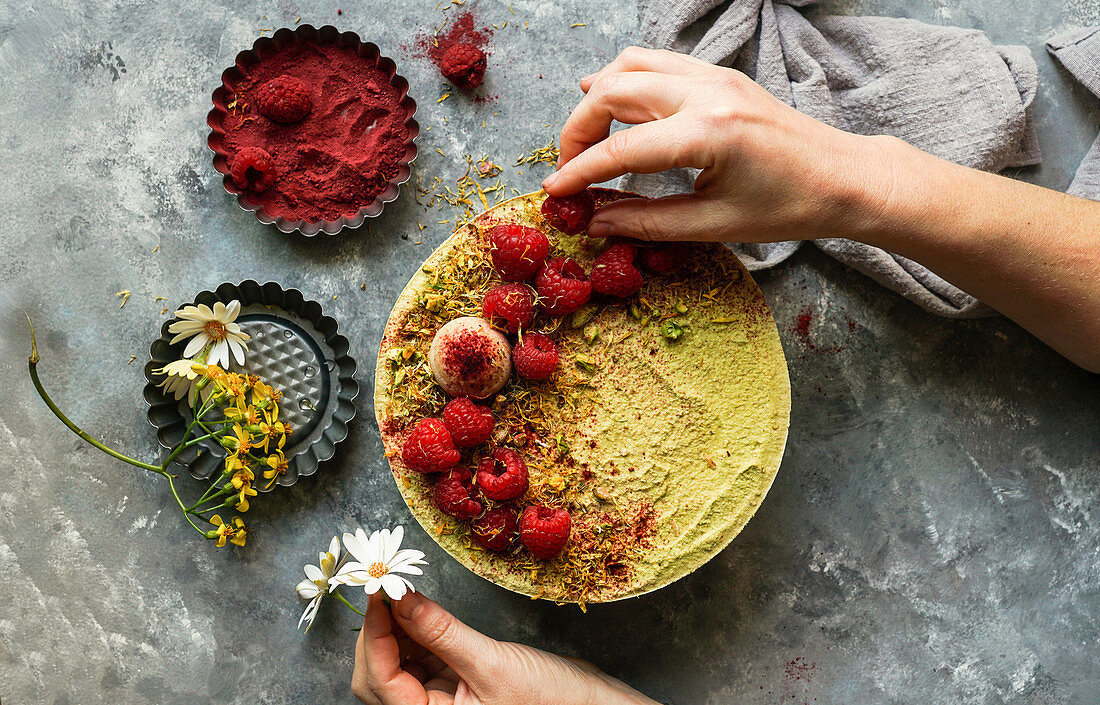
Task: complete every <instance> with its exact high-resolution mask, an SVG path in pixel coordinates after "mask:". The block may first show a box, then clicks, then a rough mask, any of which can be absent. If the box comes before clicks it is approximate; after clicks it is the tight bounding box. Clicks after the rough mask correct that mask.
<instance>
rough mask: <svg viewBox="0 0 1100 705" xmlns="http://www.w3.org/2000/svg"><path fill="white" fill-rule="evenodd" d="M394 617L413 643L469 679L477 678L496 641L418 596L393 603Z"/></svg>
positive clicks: (488, 659)
mask: <svg viewBox="0 0 1100 705" xmlns="http://www.w3.org/2000/svg"><path fill="white" fill-rule="evenodd" d="M392 609H393V616H394V618H395V619H396V620H397V623H398V624H400V625H401V628H402V629H404V630H405V634H407V635H408V636H409V638H410V639H412V640H413V641H415V642H416V643H418V644H420V645H421V646H423V647H424V648H426V649H428V650H429V651H431V652H432V653H433V654H435V655H436V656H438V657H439V658H440V659H442V660H443V662H444V663H446V664H447V665H448V666H450V667H451V668H453V669H454V670H455V672H456V673H457V674H458V675H459V676H461V677H463V678H467V677H470V676H473V675H474V674H476V673H477V672H478V670H479V668H480V664H485V663H492V660H491V659H490V658H488V657H489V656H491V655H492V652H493V651H495V650H496V648H497V644H498V643H497V641H496V640H495V639H490V638H489V637H487V636H485V635H484V634H482V633H481V632H478V631H475V630H474V629H471V628H470V627H468V626H466V625H465V624H463V623H462V622H460V621H459V620H458V618H457V617H455V616H454V615H453V614H451V613H450V612H448V611H447V610H445V609H443V608H442V607H440V606H439V605H438V604H436V603H435V602H432V601H431V600H429V599H428V598H426V597H424V596H423V595H421V594H420V593H418V592H408V593H406V594H405V596H404V597H402V598H401V599H400V600H397V601H395V602H393V603H392Z"/></svg>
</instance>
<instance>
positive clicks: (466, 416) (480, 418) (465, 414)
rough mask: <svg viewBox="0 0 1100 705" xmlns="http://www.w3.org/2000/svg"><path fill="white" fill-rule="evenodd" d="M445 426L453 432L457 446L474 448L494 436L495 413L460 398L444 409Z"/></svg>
mask: <svg viewBox="0 0 1100 705" xmlns="http://www.w3.org/2000/svg"><path fill="white" fill-rule="evenodd" d="M443 425H444V426H446V427H447V430H448V431H450V432H451V438H452V439H453V440H454V444H455V445H456V446H458V447H459V448H473V447H474V446H476V445H480V444H482V443H484V442H485V441H487V440H489V438H490V437H491V436H492V435H493V412H491V411H489V407H487V406H479V405H478V404H475V403H473V402H472V401H470V400H469V399H468V398H467V397H459V398H458V399H452V400H451V401H449V402H447V406H445V407H443Z"/></svg>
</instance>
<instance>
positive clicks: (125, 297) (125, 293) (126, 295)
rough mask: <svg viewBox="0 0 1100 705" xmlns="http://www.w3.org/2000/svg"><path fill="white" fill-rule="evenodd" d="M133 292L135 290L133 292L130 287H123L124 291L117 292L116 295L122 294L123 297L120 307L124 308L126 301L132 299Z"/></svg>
mask: <svg viewBox="0 0 1100 705" xmlns="http://www.w3.org/2000/svg"><path fill="white" fill-rule="evenodd" d="M132 293H133V292H131V291H130V290H129V289H123V290H122V291H120V292H118V293H117V294H115V296H121V297H122V303H120V304H119V305H118V307H119V308H122V307H123V306H125V305H126V302H127V301H129V300H130V296H131V294H132Z"/></svg>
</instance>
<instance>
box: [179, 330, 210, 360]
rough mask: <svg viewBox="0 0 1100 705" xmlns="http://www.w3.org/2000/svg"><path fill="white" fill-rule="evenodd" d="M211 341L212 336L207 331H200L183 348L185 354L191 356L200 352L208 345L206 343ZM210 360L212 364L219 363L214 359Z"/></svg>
mask: <svg viewBox="0 0 1100 705" xmlns="http://www.w3.org/2000/svg"><path fill="white" fill-rule="evenodd" d="M209 342H210V336H208V335H207V334H206V333H199V334H198V335H196V336H195V337H194V338H191V340H190V342H188V343H187V347H186V348H184V349H183V356H184V357H191V356H192V355H196V354H198V352H199V351H200V350H202V349H203V348H204V347H206V344H207V343H209ZM210 362H211V364H215V365H216V364H217V363H216V362H213V361H210Z"/></svg>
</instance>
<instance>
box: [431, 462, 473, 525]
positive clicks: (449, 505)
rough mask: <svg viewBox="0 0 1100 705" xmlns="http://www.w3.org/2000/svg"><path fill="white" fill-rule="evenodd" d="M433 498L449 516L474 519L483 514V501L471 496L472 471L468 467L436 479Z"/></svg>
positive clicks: (440, 509) (436, 504)
mask: <svg viewBox="0 0 1100 705" xmlns="http://www.w3.org/2000/svg"><path fill="white" fill-rule="evenodd" d="M432 499H433V500H435V506H437V507H439V511H441V512H443V513H444V514H446V515H448V516H453V517H458V518H459V519H472V518H474V517H476V516H477V515H478V514H481V509H482V507H481V502H479V501H477V500H476V499H474V498H473V497H471V496H470V471H469V470H467V469H466V468H457V469H455V470H451V471H450V472H449V473H447V474H446V475H443V476H442V477H440V478H439V479H438V480H436V482H435V487H434V488H432Z"/></svg>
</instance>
